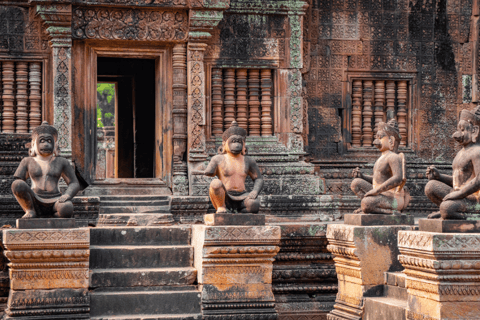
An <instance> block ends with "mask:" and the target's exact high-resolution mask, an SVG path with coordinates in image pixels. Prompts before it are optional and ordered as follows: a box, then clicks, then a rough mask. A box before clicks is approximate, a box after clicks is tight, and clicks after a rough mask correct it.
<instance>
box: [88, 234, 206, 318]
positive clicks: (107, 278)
mask: <svg viewBox="0 0 480 320" xmlns="http://www.w3.org/2000/svg"><path fill="white" fill-rule="evenodd" d="M90 250H91V251H90V269H91V275H90V288H91V296H90V297H91V303H90V315H91V318H92V319H97V320H99V319H104V320H107V319H112V320H113V319H129V320H143V319H149V320H153V319H163V320H165V319H169V320H180V319H188V320H190V319H191V320H194V319H201V309H200V303H201V298H200V291H199V290H198V288H197V285H196V284H195V283H196V270H195V268H193V247H192V246H191V228H190V227H188V226H157V227H150V226H141V227H96V228H92V229H91V247H90Z"/></svg>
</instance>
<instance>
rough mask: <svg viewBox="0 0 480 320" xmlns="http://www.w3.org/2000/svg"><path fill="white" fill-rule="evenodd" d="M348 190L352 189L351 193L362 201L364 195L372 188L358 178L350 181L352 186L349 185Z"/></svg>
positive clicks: (368, 183) (369, 184)
mask: <svg viewBox="0 0 480 320" xmlns="http://www.w3.org/2000/svg"><path fill="white" fill-rule="evenodd" d="M350 188H351V189H352V191H353V193H355V195H356V196H357V197H359V198H360V199H363V197H364V196H365V193H367V192H368V191H370V190H372V189H373V186H372V184H371V183H370V182H368V181H365V180H363V179H360V178H355V179H353V181H352V184H351V185H350Z"/></svg>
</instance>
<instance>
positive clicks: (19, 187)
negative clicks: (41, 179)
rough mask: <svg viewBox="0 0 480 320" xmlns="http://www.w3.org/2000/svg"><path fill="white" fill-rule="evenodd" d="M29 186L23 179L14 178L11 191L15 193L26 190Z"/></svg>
mask: <svg viewBox="0 0 480 320" xmlns="http://www.w3.org/2000/svg"><path fill="white" fill-rule="evenodd" d="M29 188H30V187H29V186H28V184H27V183H26V182H25V181H23V180H15V181H13V183H12V192H13V193H14V194H16V195H18V194H20V193H24V192H27V191H28V189H29Z"/></svg>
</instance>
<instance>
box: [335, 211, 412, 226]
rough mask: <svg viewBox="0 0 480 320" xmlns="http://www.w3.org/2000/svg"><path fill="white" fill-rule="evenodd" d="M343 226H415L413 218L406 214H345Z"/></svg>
mask: <svg viewBox="0 0 480 320" xmlns="http://www.w3.org/2000/svg"><path fill="white" fill-rule="evenodd" d="M344 220H345V224H348V225H354V226H398V225H411V226H413V225H414V224H415V222H414V217H413V216H411V215H408V214H400V215H386V214H346V215H345V216H344Z"/></svg>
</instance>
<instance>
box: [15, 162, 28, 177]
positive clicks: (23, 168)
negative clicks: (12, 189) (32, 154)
mask: <svg viewBox="0 0 480 320" xmlns="http://www.w3.org/2000/svg"><path fill="white" fill-rule="evenodd" d="M13 176H14V178H15V179H21V180H23V181H26V180H27V179H28V160H27V158H23V159H22V161H21V162H20V165H19V166H18V168H17V170H16V171H15V173H14V174H13Z"/></svg>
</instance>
